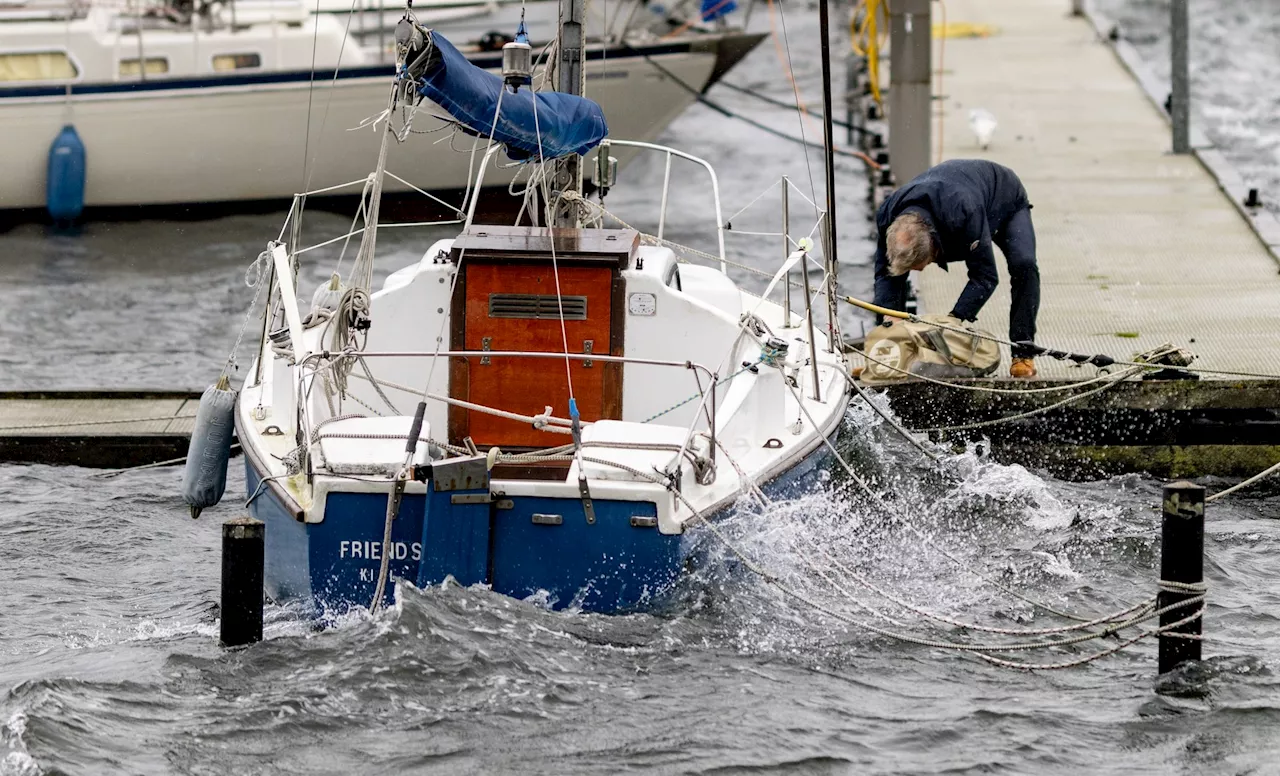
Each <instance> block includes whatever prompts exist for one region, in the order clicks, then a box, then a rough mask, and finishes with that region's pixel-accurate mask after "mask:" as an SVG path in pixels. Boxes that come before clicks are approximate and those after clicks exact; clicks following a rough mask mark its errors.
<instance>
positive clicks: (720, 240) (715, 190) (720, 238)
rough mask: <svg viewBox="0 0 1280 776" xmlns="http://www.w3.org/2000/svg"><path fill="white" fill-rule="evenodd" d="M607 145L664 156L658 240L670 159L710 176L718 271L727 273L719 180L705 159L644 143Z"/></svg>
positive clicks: (663, 219)
mask: <svg viewBox="0 0 1280 776" xmlns="http://www.w3.org/2000/svg"><path fill="white" fill-rule="evenodd" d="M609 143H610V144H611V145H615V146H623V147H626V148H638V149H640V150H643V151H656V152H658V153H661V154H666V166H665V168H664V170H663V173H662V204H661V205H659V210H658V235H657V236H658V239H659V240H663V239H665V232H666V228H667V202H668V194H669V193H670V190H671V159H672V157H679V158H681V159H684V160H686V161H689V162H693V163H694V164H696V165H699V166H700V167H702V168H703V169H704V170H706V171H707V175H709V176H711V194H712V197H713V199H714V201H715V208H716V243H717V248H718V249H719V251H720V271H721V272H724V273H726V274H727V273H728V271H729V265H728V263H727V262H726V261H725V253H724V214H723V213H722V212H721V211H720V179H719V178H717V177H716V171H715V168H714V167H712V166H711V164H710V163H709V162H707V161H706V160H705V159H701V158H699V157H696V156H694V155H692V154H687V153H685V152H684V151H679V150H676V149H674V148H670V147H668V146H663V145H658V144H656V143H644V142H641V141H639V140H610V141H609Z"/></svg>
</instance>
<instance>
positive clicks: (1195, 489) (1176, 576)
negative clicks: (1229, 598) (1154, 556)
mask: <svg viewBox="0 0 1280 776" xmlns="http://www.w3.org/2000/svg"><path fill="white" fill-rule="evenodd" d="M1168 583H1172V584H1168ZM1203 585H1204V488H1203V487H1202V486H1200V485H1195V484H1193V483H1190V482H1174V483H1171V484H1169V485H1165V486H1164V502H1163V518H1162V519H1161V524H1160V593H1159V595H1158V596H1156V606H1157V607H1158V608H1161V609H1163V608H1164V607H1166V606H1171V605H1173V604H1176V603H1179V602H1181V601H1185V600H1187V599H1190V598H1196V597H1198V596H1201V595H1203V592H1202V591H1203ZM1202 606H1203V604H1192V605H1190V606H1182V607H1178V608H1177V609H1174V610H1172V611H1168V612H1165V613H1164V614H1161V615H1160V627H1161V628H1164V627H1166V626H1169V625H1172V624H1173V623H1175V622H1178V621H1179V620H1185V619H1186V618H1187V617H1189V616H1191V615H1192V614H1194V613H1195V612H1196V611H1197V610H1198V609H1199V608H1200V607H1202ZM1202 620H1203V618H1196V619H1194V620H1192V621H1191V622H1188V623H1185V624H1183V625H1179V626H1178V627H1177V628H1174V629H1172V630H1171V631H1170V635H1165V634H1164V633H1161V635H1160V636H1159V640H1160V669H1159V670H1160V673H1162V674H1163V673H1167V672H1169V671H1172V670H1173V669H1174V668H1175V667H1177V665H1178V664H1179V663H1182V662H1185V661H1187V660H1199V659H1200V640H1199V639H1198V638H1180V637H1179V636H1177V635H1175V634H1187V635H1194V636H1199V635H1200V632H1201V625H1202Z"/></svg>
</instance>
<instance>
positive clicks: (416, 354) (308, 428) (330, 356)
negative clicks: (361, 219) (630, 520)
mask: <svg viewBox="0 0 1280 776" xmlns="http://www.w3.org/2000/svg"><path fill="white" fill-rule="evenodd" d="M291 334H292V332H291ZM291 338H292V336H291ZM295 347H296V346H295ZM294 352H295V353H297V352H298V350H296V349H295V350H294ZM570 355H571V356H587V355H589V356H590V358H591V360H592V361H601V362H605V363H617V364H637V365H644V366H660V367H674V368H679V369H688V370H690V371H692V372H694V374H695V375H697V374H699V373H701V374H703V375H706V377H707V384H708V388H706V389H704V388H703V386H702V382H701V381H700V380H697V379H696V378H695V382H696V383H697V388H698V398H699V399H702V400H703V401H702V402H701V404H700V406H702V405H705V412H706V418H707V427H708V431H709V434H710V445H709V446H708V452H707V458H708V460H709V461H710V462H711V464H712V466H714V465H715V460H716V398H717V397H716V387H717V385H716V384H717V382H718V378H717V375H716V373H715V372H713V371H712V370H711V369H709V368H708V367H706V366H705V365H703V364H699V363H697V362H694V361H668V360H663V359H654V358H635V357H631V356H610V355H602V354H599V353H591V354H570ZM564 357H565V354H564V353H552V352H541V351H522V350H442V351H439V352H437V351H414V350H386V351H377V350H375V351H357V350H344V351H338V352H335V351H329V350H322V351H315V352H311V353H308V354H306V355H305V356H303V357H302V358H301V359H299V360H297V362H296V366H297V369H298V371H297V372H296V373H295V374H296V375H297V377H296V380H297V384H296V391H295V392H294V395H295V397H296V401H297V408H296V415H295V422H296V424H297V429H298V431H299V432H301V433H300V435H299V436H300V437H301V439H303V440H308V441H309V440H310V439H311V437H312V432H313V430H314V429H315V428H316V427H317V425H318V424H317V423H316V422H315V420H314V418H312V416H311V403H310V401H309V399H308V397H309V394H310V390H309V387H308V382H309V381H310V383H311V384H314V380H315V378H316V377H317V376H318V375H319V374H320V372H321V370H322V369H324V368H326V366H327V365H326V364H325V362H328V365H332V364H335V363H337V362H338V361H340V360H343V359H357V358H359V359H363V358H551V359H556V360H563V359H564ZM707 390H710V391H711V401H710V402H706V401H705V396H706V391H707ZM450 398H452V397H450ZM446 403H447V402H446ZM477 406H485V405H477ZM487 409H493V410H500V411H505V410H501V408H499V407H488V408H487ZM322 422H323V421H322ZM695 427H696V424H695ZM694 433H697V432H696V428H695V429H694V430H692V431H691V433H690V438H691V437H692V435H693V434H694ZM687 441H688V440H686V444H687ZM310 467H311V464H310V456H308V460H307V469H308V474H310V473H311V469H310Z"/></svg>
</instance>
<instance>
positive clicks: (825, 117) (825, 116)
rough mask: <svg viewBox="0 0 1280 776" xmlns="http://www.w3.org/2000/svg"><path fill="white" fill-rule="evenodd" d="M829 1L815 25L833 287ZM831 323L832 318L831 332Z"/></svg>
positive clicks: (833, 173) (823, 4)
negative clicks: (819, 57)
mask: <svg viewBox="0 0 1280 776" xmlns="http://www.w3.org/2000/svg"><path fill="white" fill-rule="evenodd" d="M829 1H830V0H819V3H818V25H819V26H820V27H821V28H822V30H821V31H820V45H821V48H822V147H823V149H824V150H825V154H824V156H825V158H824V159H823V162H824V167H826V173H827V228H826V231H825V236H826V245H824V246H823V253H824V254H825V255H826V259H827V278H828V282H830V283H831V287H832V288H833V289H834V288H835V283H836V268H837V263H836V166H835V141H834V140H833V139H832V126H831V116H832V113H831V15H830V12H829V8H828V5H829ZM833 296H834V295H833ZM834 326H835V322H834V321H832V327H833V331H834Z"/></svg>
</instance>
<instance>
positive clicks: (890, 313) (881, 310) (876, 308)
mask: <svg viewBox="0 0 1280 776" xmlns="http://www.w3.org/2000/svg"><path fill="white" fill-rule="evenodd" d="M840 298H841V299H843V300H844V301H846V302H848V303H849V304H851V305H853V306H854V307H861V308H862V309H864V310H867V311H870V312H873V313H877V314H879V315H884V316H886V317H889V318H900V319H902V320H904V321H909V320H911V318H912V316H911V314H910V313H904V312H902V311H901V310H890V309H889V308H888V307H881V306H880V305H878V304H871V303H870V302H864V301H862V300H861V299H855V298H854V297H852V296H842V297H840Z"/></svg>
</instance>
